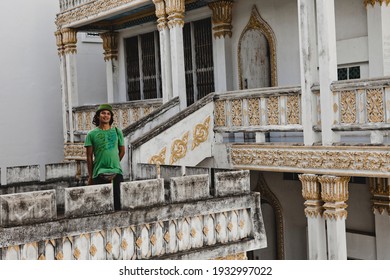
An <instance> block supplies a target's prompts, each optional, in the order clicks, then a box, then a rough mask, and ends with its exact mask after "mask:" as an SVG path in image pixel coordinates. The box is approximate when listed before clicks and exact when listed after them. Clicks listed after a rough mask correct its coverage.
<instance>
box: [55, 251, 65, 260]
mask: <svg viewBox="0 0 390 280" xmlns="http://www.w3.org/2000/svg"><path fill="white" fill-rule="evenodd" d="M55 258H56V260H59V261H60V260H63V259H64V254H63V253H62V252H61V251H60V252H58V253H57V254H56V256H55Z"/></svg>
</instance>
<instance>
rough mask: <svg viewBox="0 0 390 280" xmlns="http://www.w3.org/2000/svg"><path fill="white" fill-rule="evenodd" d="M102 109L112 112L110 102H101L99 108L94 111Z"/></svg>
mask: <svg viewBox="0 0 390 280" xmlns="http://www.w3.org/2000/svg"><path fill="white" fill-rule="evenodd" d="M103 110H108V111H110V112H111V113H112V106H111V105H110V104H102V105H100V106H99V108H98V109H97V111H96V112H100V111H103Z"/></svg>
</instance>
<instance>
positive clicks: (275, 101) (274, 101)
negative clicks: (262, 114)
mask: <svg viewBox="0 0 390 280" xmlns="http://www.w3.org/2000/svg"><path fill="white" fill-rule="evenodd" d="M279 114H280V113H279V97H277V96H271V97H269V98H268V99H267V116H268V124H269V125H279Z"/></svg>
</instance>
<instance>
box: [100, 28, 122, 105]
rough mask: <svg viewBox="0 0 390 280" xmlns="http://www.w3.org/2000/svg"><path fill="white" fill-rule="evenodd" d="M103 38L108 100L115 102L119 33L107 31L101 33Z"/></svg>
mask: <svg viewBox="0 0 390 280" xmlns="http://www.w3.org/2000/svg"><path fill="white" fill-rule="evenodd" d="M100 37H101V38H102V39H103V49H104V61H105V62H106V76H107V102H108V103H113V102H114V95H115V94H117V93H118V33H116V32H106V33H102V34H100Z"/></svg>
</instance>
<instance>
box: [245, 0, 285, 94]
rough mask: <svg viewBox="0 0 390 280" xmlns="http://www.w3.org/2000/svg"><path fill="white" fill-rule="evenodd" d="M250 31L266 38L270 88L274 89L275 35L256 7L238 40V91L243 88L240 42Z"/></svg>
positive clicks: (275, 69) (275, 75)
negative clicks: (256, 31)
mask: <svg viewBox="0 0 390 280" xmlns="http://www.w3.org/2000/svg"><path fill="white" fill-rule="evenodd" d="M250 30H258V31H259V32H261V33H262V34H264V36H265V37H266V39H267V41H268V45H269V50H270V60H271V61H270V66H271V86H272V87H276V86H277V84H278V82H277V81H278V80H277V65H276V37H275V34H274V32H273V30H272V28H271V26H269V25H268V23H267V22H266V21H265V20H264V19H263V18H262V17H261V16H260V13H259V11H258V10H257V8H256V6H253V8H252V14H251V17H250V19H249V22H248V24H247V25H246V27H245V28H244V31H243V32H242V34H241V37H240V40H239V46H238V61H239V63H238V72H239V77H240V89H243V88H244V85H243V81H242V79H241V75H242V66H241V63H240V60H241V42H242V39H243V37H244V35H245V33H246V32H247V31H250Z"/></svg>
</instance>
